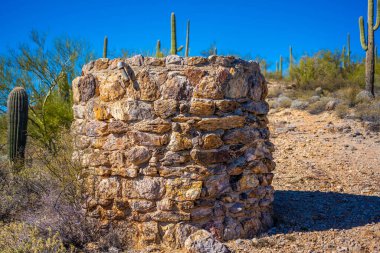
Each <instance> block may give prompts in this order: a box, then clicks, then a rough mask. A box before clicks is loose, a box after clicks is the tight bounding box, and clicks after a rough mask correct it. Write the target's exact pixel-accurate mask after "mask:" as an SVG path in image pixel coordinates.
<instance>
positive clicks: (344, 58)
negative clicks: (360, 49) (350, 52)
mask: <svg viewBox="0 0 380 253" xmlns="http://www.w3.org/2000/svg"><path fill="white" fill-rule="evenodd" d="M341 58H342V69H344V68H345V67H346V47H345V46H343V49H342V56H341Z"/></svg>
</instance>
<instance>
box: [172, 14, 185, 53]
mask: <svg viewBox="0 0 380 253" xmlns="http://www.w3.org/2000/svg"><path fill="white" fill-rule="evenodd" d="M170 23H171V47H170V54H177V53H178V52H180V51H182V49H183V46H180V47H178V48H177V24H176V21H175V14H174V12H172V15H171V22H170Z"/></svg>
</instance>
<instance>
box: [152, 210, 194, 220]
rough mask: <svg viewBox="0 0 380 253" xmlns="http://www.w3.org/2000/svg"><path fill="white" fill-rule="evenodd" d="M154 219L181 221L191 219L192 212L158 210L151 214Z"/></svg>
mask: <svg viewBox="0 0 380 253" xmlns="http://www.w3.org/2000/svg"><path fill="white" fill-rule="evenodd" d="M151 217H152V219H153V220H154V221H160V222H180V221H188V220H190V214H189V213H185V212H174V211H170V212H169V211H156V212H154V213H152V215H151Z"/></svg>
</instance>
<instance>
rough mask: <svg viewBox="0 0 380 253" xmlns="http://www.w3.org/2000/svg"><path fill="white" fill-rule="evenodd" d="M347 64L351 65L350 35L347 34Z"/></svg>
mask: <svg viewBox="0 0 380 253" xmlns="http://www.w3.org/2000/svg"><path fill="white" fill-rule="evenodd" d="M346 64H347V66H350V65H351V37H350V34H349V33H348V34H347V63H346Z"/></svg>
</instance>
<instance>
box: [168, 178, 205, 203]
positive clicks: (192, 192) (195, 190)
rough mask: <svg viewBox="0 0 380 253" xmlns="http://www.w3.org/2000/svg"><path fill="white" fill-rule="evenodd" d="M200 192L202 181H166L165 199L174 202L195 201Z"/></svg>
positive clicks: (178, 179) (181, 179)
mask: <svg viewBox="0 0 380 253" xmlns="http://www.w3.org/2000/svg"><path fill="white" fill-rule="evenodd" d="M201 191H202V181H193V180H191V179H188V178H176V179H168V180H167V181H166V197H167V198H170V199H173V200H176V201H188V200H196V199H198V198H199V197H200V195H201Z"/></svg>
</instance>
